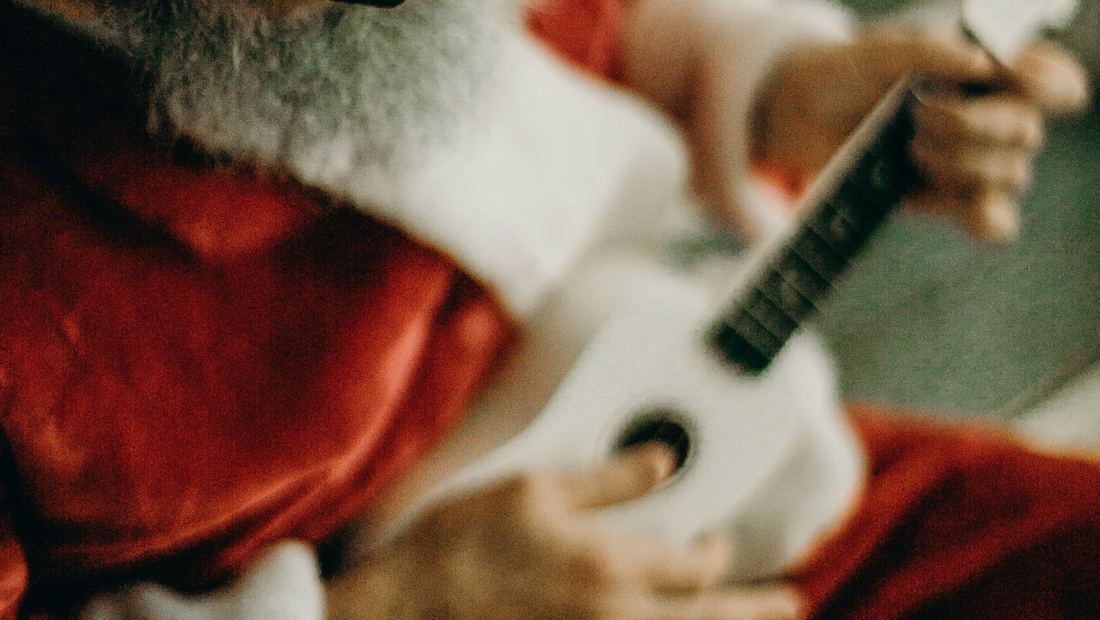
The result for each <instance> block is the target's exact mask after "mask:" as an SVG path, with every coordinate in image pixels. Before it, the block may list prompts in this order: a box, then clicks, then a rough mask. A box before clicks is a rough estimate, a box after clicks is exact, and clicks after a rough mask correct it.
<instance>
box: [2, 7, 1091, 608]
mask: <svg viewBox="0 0 1100 620" xmlns="http://www.w3.org/2000/svg"><path fill="white" fill-rule="evenodd" d="M622 16H623V6H622V4H621V3H620V2H616V1H614V0H608V1H606V2H602V3H583V2H579V1H578V2H565V1H562V2H558V3H552V4H551V5H550V6H549V7H545V8H544V9H543V10H542V12H541V13H539V14H538V15H536V16H535V17H533V18H532V28H533V29H534V30H535V31H536V32H539V33H541V34H542V36H544V37H545V38H546V39H547V40H548V41H549V42H550V43H551V44H553V45H557V46H558V47H559V49H560V51H561V52H562V53H563V54H565V55H566V56H568V57H569V58H571V59H572V60H573V61H574V62H576V63H578V64H579V65H581V66H582V67H584V68H586V69H587V70H588V71H589V72H590V73H591V74H595V75H600V76H603V77H607V78H614V77H615V76H616V75H617V74H618V72H620V71H621V36H622V34H621V33H622V23H621V20H622ZM0 49H3V54H0V63H2V66H3V69H2V71H0V80H3V84H2V85H0V162H2V164H0V273H3V274H4V277H3V278H2V280H0V317H2V323H0V408H2V419H0V428H2V436H3V439H4V444H3V446H2V448H3V470H2V472H0V476H2V478H0V480H2V486H0V492H2V499H3V504H2V506H3V511H4V512H3V515H4V518H3V521H2V523H0V535H2V538H0V541H2V551H0V609H3V610H4V613H5V616H6V617H12V618H14V617H18V616H26V615H28V614H32V613H52V614H64V613H68V612H72V610H73V607H72V606H73V605H78V604H80V603H82V602H83V600H85V598H86V597H87V596H88V595H90V594H91V593H93V592H98V591H104V590H108V589H110V588H111V587H113V586H114V585H115V584H119V583H124V582H130V581H134V580H147V581H156V582H158V583H163V584H166V585H169V586H171V587H173V588H177V589H179V590H181V591H200V590H203V589H207V588H210V587H213V586H216V585H218V584H220V583H222V582H224V581H226V580H227V579H231V578H233V577H234V576H237V575H240V574H241V573H243V572H244V571H246V570H247V569H248V568H249V566H250V565H251V564H252V563H254V562H255V561H256V560H257V558H259V557H261V555H262V554H263V553H264V551H265V550H266V549H268V548H270V547H271V546H272V545H273V544H276V543H277V542H279V541H285V540H300V541H304V542H305V543H308V544H310V545H314V544H318V543H320V542H321V541H323V540H324V539H326V538H327V537H329V536H332V535H333V534H334V533H336V532H337V531H339V530H340V529H341V528H342V527H343V526H345V525H346V524H347V523H348V522H349V521H351V520H352V519H353V517H354V516H355V515H357V514H359V513H360V512H362V511H363V510H364V509H366V508H368V507H369V506H370V505H371V503H372V501H374V499H375V498H376V497H378V496H379V494H380V493H381V491H382V490H383V489H384V488H385V487H386V486H387V484H388V483H390V482H391V481H392V480H394V479H395V477H397V476H398V475H399V474H400V472H402V471H403V470H405V469H407V468H408V467H409V466H410V464H411V463H412V462H413V461H414V460H415V459H416V458H417V457H418V456H419V455H420V454H421V453H422V452H423V451H424V450H425V449H426V448H427V446H429V445H430V444H431V443H432V442H433V441H435V440H436V439H438V438H439V437H440V436H441V434H442V433H443V432H444V431H445V430H446V429H447V428H449V427H450V426H452V425H453V424H454V423H455V422H456V421H457V420H458V418H459V417H460V416H461V414H462V412H463V411H464V410H465V408H466V406H467V404H468V402H469V401H470V399H471V398H472V397H473V395H474V394H475V393H476V392H477V390H478V388H479V387H480V386H481V384H482V383H483V381H484V380H485V377H486V375H487V373H488V371H489V370H490V368H491V367H492V365H493V363H494V360H496V359H497V357H498V354H499V353H500V351H501V350H502V347H504V345H505V343H506V342H507V341H508V340H509V337H510V335H511V334H513V332H514V327H513V321H512V319H511V318H510V317H509V312H508V311H506V310H505V308H506V307H507V308H510V309H512V311H513V312H516V313H521V312H522V308H523V307H524V304H525V303H528V302H530V300H531V299H532V296H533V295H535V293H532V292H530V290H528V289H526V288H525V287H524V286H522V285H519V284H517V285H515V286H514V287H512V288H509V285H507V284H500V283H499V282H498V280H500V279H501V278H498V277H497V275H495V274H493V273H486V272H483V271H481V270H479V268H478V265H479V263H478V258H477V257H476V256H473V257H471V256H470V255H466V254H463V252H462V250H461V248H459V249H457V250H454V251H453V252H452V251H451V250H452V249H453V248H452V241H451V240H449V239H447V238H436V237H433V234H434V233H433V231H431V230H420V229H418V228H417V225H416V223H415V221H414V222H412V223H409V222H408V221H403V220H401V218H400V217H397V218H389V217H387V216H388V215H390V214H387V213H385V212H384V210H383V212H381V213H379V214H375V215H373V216H372V215H370V214H365V213H364V212H362V211H360V210H357V209H353V208H351V206H350V205H349V204H346V203H345V202H344V200H348V201H351V200H352V199H354V196H347V195H343V196H341V194H340V192H333V191H328V190H327V188H326V191H318V189H317V187H315V186H313V185H312V184H311V183H309V180H308V179H303V178H301V177H302V176H303V175H297V177H298V178H291V177H289V176H286V175H278V174H268V173H264V172H262V171H255V170H250V169H248V168H238V167H235V168H231V169H225V168H224V167H219V166H215V165H213V164H210V163H209V162H208V161H207V160H206V159H204V158H203V157H200V156H196V155H195V153H193V152H190V151H189V150H188V149H187V148H186V147H178V148H176V149H174V150H167V151H166V150H164V149H159V148H157V147H155V146H154V145H153V144H152V142H151V141H150V140H149V139H148V137H147V136H146V134H145V132H144V130H143V129H142V127H143V124H144V118H143V117H142V113H141V111H140V110H138V109H137V108H135V106H134V104H133V103H132V102H131V100H130V96H131V95H130V93H131V91H130V90H129V89H128V85H129V82H128V77H127V74H126V72H125V71H124V70H123V69H122V67H121V66H120V65H117V64H115V63H114V62H113V61H112V60H110V59H107V58H106V57H104V56H103V55H102V54H101V53H100V52H98V51H97V50H95V49H93V48H92V47H90V46H87V45H85V44H83V43H80V42H78V41H76V40H74V39H72V38H70V37H69V36H68V35H65V34H63V33H61V32H60V31H58V30H55V29H53V28H52V27H50V26H48V25H46V24H45V23H43V22H42V21H40V20H39V19H38V18H35V17H31V16H30V15H28V14H27V13H25V12H23V11H21V10H18V9H14V8H12V7H11V6H9V5H8V4H6V3H5V4H2V5H0ZM342 199H343V200H342ZM354 206H359V205H354ZM413 217H415V216H413ZM380 218H386V221H388V222H393V221H394V220H396V221H397V223H398V225H401V226H403V227H404V229H405V230H404V231H403V230H402V229H401V228H398V227H395V226H394V225H393V224H392V223H386V222H384V221H383V220H382V219H380ZM408 231H412V234H415V235H416V237H413V236H410V233H409V232H408ZM440 248H447V250H448V252H447V253H444V252H443V251H441V249H440ZM540 264H543V263H540ZM546 264H549V265H551V268H549V272H553V270H554V268H553V265H555V264H557V263H555V262H554V260H549V262H548V263H546ZM471 274H472V275H471ZM524 281H526V280H524ZM525 300H526V301H525ZM517 309H519V310H517ZM853 415H854V417H853V419H854V420H855V428H856V430H857V432H858V435H859V437H860V438H861V439H862V442H863V444H864V447H865V450H866V452H867V455H868V457H869V459H870V464H871V468H870V473H869V477H868V478H867V481H866V489H865V492H864V493H863V494H862V499H861V501H860V503H859V505H858V508H857V509H856V510H855V511H854V513H853V514H852V515H851V516H850V517H849V518H848V519H847V521H846V522H845V523H844V525H843V527H841V528H840V529H839V530H838V531H837V532H836V533H835V534H834V535H833V536H832V537H831V538H830V539H829V540H828V541H826V543H824V544H823V545H821V546H820V547H819V548H818V549H817V550H816V551H815V553H814V554H813V555H812V556H811V557H809V558H807V559H806V560H805V561H804V562H803V563H802V564H801V565H800V567H799V568H798V569H797V570H795V571H793V575H792V579H793V580H794V581H795V582H796V583H797V584H798V585H799V587H800V588H801V589H802V591H803V592H804V593H805V595H806V596H807V599H808V601H809V603H810V608H811V611H812V613H813V614H814V615H817V616H820V617H859V618H878V617H881V618H901V617H906V618H908V617H952V616H958V617H963V616H964V615H966V616H970V615H973V614H975V613H979V612H980V613H983V614H986V613H997V614H998V615H1000V616H1003V617H1009V618H1012V617H1020V618H1024V617H1028V618H1035V617H1051V618H1054V617H1092V616H1094V615H1095V614H1096V613H1097V612H1098V611H1100V602H1098V598H1097V597H1098V595H1100V594H1098V593H1100V588H1098V587H1097V583H1098V582H1097V580H1098V576H1100V551H1098V549H1100V544H1098V543H1100V531H1098V525H1100V516H1098V515H1100V492H1098V491H1100V469H1098V468H1097V467H1095V466H1094V465H1091V464H1087V463H1083V462H1076V461H1069V460H1063V459H1057V458H1052V457H1048V456H1042V455H1038V454H1033V453H1030V452H1028V451H1026V450H1023V449H1021V448H1020V447H1018V446H1017V445H1015V444H1013V443H1012V442H1011V441H1009V440H1006V439H1004V438H1002V437H998V436H995V435H990V434H989V433H987V432H985V431H981V430H970V429H960V428H952V429H940V428H935V427H931V426H923V425H914V424H912V423H904V422H899V421H896V420H894V419H892V418H887V417H883V416H881V415H879V414H877V413H873V412H869V411H866V410H860V411H857V412H855V413H854V414H853ZM1074 614H1077V615H1074Z"/></svg>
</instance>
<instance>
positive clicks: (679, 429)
mask: <svg viewBox="0 0 1100 620" xmlns="http://www.w3.org/2000/svg"><path fill="white" fill-rule="evenodd" d="M682 419H683V416H682V415H680V414H679V412H677V411H676V410H675V409H672V408H660V409H653V410H650V411H648V412H647V413H644V414H642V415H640V416H638V417H637V418H635V419H634V420H633V421H632V422H631V423H630V424H629V425H628V426H627V427H626V428H625V429H623V432H622V433H621V434H620V435H619V439H618V441H616V442H615V448H616V450H625V449H627V448H630V447H632V446H638V445H641V444H644V443H646V442H650V441H655V442H657V443H662V444H664V445H665V446H667V447H668V448H669V449H670V450H672V452H673V454H675V455H676V470H680V469H681V468H682V467H683V466H684V463H686V462H687V459H688V456H689V455H690V454H691V436H690V435H689V434H688V430H687V427H686V426H685V425H684V423H683V422H681V420H682Z"/></svg>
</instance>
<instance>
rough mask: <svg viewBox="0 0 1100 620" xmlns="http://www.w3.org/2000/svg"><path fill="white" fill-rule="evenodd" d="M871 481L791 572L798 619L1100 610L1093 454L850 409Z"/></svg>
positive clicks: (1033, 615) (1015, 619)
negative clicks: (1057, 451) (802, 605)
mask: <svg viewBox="0 0 1100 620" xmlns="http://www.w3.org/2000/svg"><path fill="white" fill-rule="evenodd" d="M850 413H851V416H852V420H853V424H854V425H855V428H856V431H857V433H858V435H859V437H860V438H861V440H862V442H863V444H864V446H865V447H866V449H867V453H868V457H869V462H870V464H871V472H870V480H869V483H868V485H867V488H866V491H865V493H864V496H863V498H862V500H861V502H860V504H859V506H857V507H856V511H855V513H854V514H853V516H852V517H851V519H850V520H849V521H848V522H847V523H846V524H845V527H844V528H843V529H842V530H841V531H840V532H839V533H838V534H836V536H835V537H834V538H833V539H832V540H830V541H829V542H828V543H827V544H826V545H824V546H823V548H821V549H820V550H819V551H818V552H817V553H816V554H815V555H814V556H813V557H812V558H810V560H809V561H807V563H806V564H805V565H804V566H802V567H801V569H800V570H799V571H798V572H797V574H796V575H795V576H794V580H795V582H796V583H797V585H798V586H799V587H800V589H801V591H802V593H803V594H804V595H805V597H806V599H807V602H808V605H809V608H810V609H811V611H812V614H811V616H810V617H811V618H814V619H821V620H826V619H832V618H859V619H865V620H880V619H881V620H886V619H899V618H906V619H912V620H917V619H922V620H923V619H928V620H932V619H945V620H946V619H953V618H958V619H960V620H962V619H968V620H969V619H973V618H998V619H1000V620H1025V619H1051V620H1054V619H1070V618H1074V619H1082V620H1083V619H1086V618H1092V619H1095V618H1100V455H1098V460H1097V461H1094V462H1086V461H1081V460H1074V459H1069V458H1060V457H1057V456H1052V455H1044V454H1040V453H1036V452H1033V451H1030V450H1028V449H1026V448H1024V447H1023V446H1021V445H1019V444H1018V443H1016V442H1015V441H1014V440H1013V439H1011V438H1010V437H1008V436H1006V435H1005V434H1004V433H1003V432H999V431H996V430H994V429H992V428H989V427H985V426H982V425H979V424H968V425H958V424H948V423H942V422H941V423H936V422H931V421H928V420H926V419H921V418H916V417H913V416H911V415H909V416H905V415H899V414H898V413H897V412H890V411H884V410H879V409H875V408H872V407H866V406H855V407H852V408H851V412H850Z"/></svg>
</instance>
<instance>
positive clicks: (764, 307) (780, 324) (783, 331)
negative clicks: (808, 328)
mask: <svg viewBox="0 0 1100 620" xmlns="http://www.w3.org/2000/svg"><path fill="white" fill-rule="evenodd" d="M744 308H745V312H747V313H749V314H750V315H752V317H753V318H754V319H756V320H757V321H759V322H760V324H761V325H763V326H764V328H765V329H767V330H768V332H769V333H771V334H772V335H773V336H775V337H776V338H777V339H779V340H780V341H781V342H782V341H786V340H787V338H789V337H790V335H791V333H793V332H794V330H795V329H797V328H798V322H797V321H795V320H794V319H792V318H791V317H790V316H788V315H787V313H786V312H784V311H783V309H782V308H780V307H779V306H777V305H776V304H775V302H773V301H772V300H770V299H768V297H767V296H766V295H764V293H763V292H762V291H760V290H759V289H756V290H755V291H754V292H753V293H752V294H751V295H750V296H749V299H748V300H746V301H745V302H744Z"/></svg>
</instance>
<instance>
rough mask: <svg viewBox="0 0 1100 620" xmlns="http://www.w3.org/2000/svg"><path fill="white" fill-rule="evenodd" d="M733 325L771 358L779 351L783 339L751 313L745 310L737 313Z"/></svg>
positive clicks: (750, 342) (757, 348)
mask: <svg viewBox="0 0 1100 620" xmlns="http://www.w3.org/2000/svg"><path fill="white" fill-rule="evenodd" d="M732 327H733V328H734V329H735V330H737V333H739V334H741V335H742V336H744V337H745V340H748V341H749V344H751V345H752V347H753V348H754V349H756V350H757V351H760V352H761V353H763V354H764V355H766V356H768V357H769V358H770V357H772V356H774V355H775V354H776V353H779V349H780V347H782V346H783V341H782V340H780V339H779V338H777V337H776V336H775V335H774V334H772V333H771V332H769V331H768V329H767V328H766V327H764V326H763V325H761V324H760V321H757V320H756V319H755V318H753V317H752V315H751V314H749V313H748V312H745V311H744V310H742V311H740V312H738V313H737V316H735V317H734V319H733V322H732Z"/></svg>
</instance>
